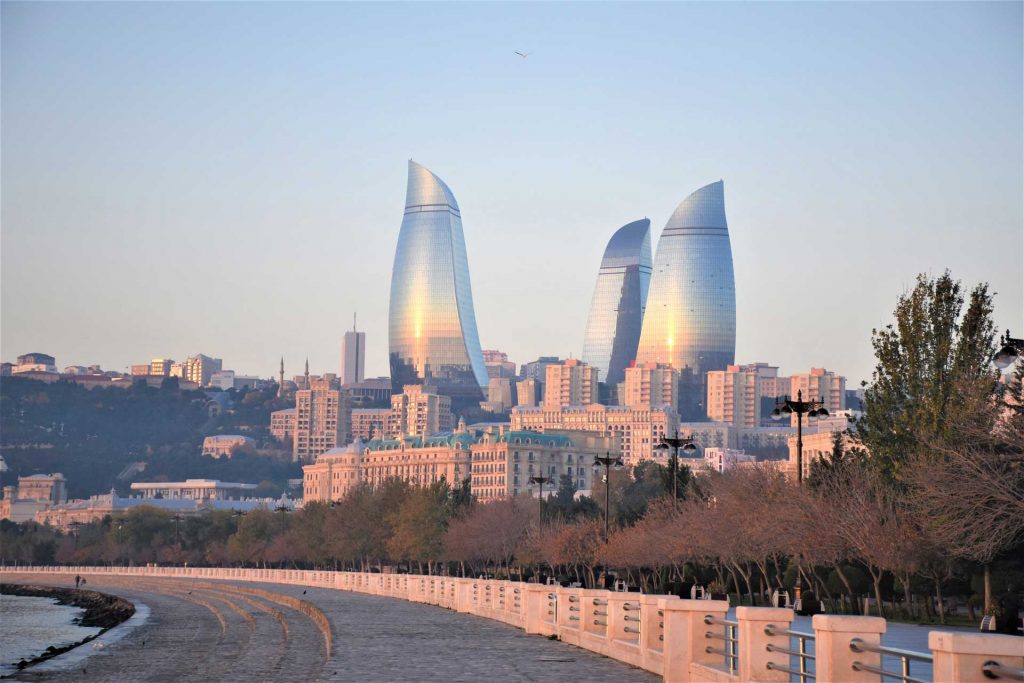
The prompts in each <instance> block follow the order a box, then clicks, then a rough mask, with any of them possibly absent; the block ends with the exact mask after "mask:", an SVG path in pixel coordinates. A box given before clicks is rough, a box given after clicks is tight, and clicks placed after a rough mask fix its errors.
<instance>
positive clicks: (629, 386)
mask: <svg viewBox="0 0 1024 683" xmlns="http://www.w3.org/2000/svg"><path fill="white" fill-rule="evenodd" d="M619 403H621V404H622V405H624V406H630V407H633V408H669V409H670V410H671V411H672V412H673V413H678V412H679V371H678V370H676V369H675V368H673V367H672V366H671V365H665V364H664V363H654V362H649V363H642V364H640V365H636V366H633V367H629V368H626V378H625V380H624V381H623V382H622V389H621V391H620V393H619Z"/></svg>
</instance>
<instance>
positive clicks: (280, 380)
mask: <svg viewBox="0 0 1024 683" xmlns="http://www.w3.org/2000/svg"><path fill="white" fill-rule="evenodd" d="M282 396H284V356H281V370H280V371H279V372H278V373H277V397H278V398H281V397H282Z"/></svg>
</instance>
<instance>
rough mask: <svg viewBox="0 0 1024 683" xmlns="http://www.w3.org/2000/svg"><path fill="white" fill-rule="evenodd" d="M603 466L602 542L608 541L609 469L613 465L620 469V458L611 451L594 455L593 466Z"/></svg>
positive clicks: (610, 480)
mask: <svg viewBox="0 0 1024 683" xmlns="http://www.w3.org/2000/svg"><path fill="white" fill-rule="evenodd" d="M602 465H603V466H604V542H605V543H607V542H608V509H609V506H610V504H611V490H612V477H611V470H612V468H613V467H614V468H615V469H617V470H621V469H622V458H620V457H619V456H617V455H615V456H613V455H612V454H611V453H605V454H604V456H600V455H596V456H594V467H595V468H597V467H601V466H602Z"/></svg>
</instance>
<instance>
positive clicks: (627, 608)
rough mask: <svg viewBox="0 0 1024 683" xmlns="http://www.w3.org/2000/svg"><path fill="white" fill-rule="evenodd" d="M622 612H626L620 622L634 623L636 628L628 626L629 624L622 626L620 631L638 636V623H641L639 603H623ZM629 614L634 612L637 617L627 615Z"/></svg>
mask: <svg viewBox="0 0 1024 683" xmlns="http://www.w3.org/2000/svg"><path fill="white" fill-rule="evenodd" d="M622 611H623V612H626V614H623V615H622V620H623V621H632V622H636V624H637V627H636V628H634V627H632V626H630V625H629V624H626V625H624V626H623V627H622V630H623V631H625V632H626V633H635V634H637V635H640V628H639V626H640V623H641V614H640V603H639V602H624V603H622ZM629 612H636V613H637V615H636V616H633V615H632V614H629Z"/></svg>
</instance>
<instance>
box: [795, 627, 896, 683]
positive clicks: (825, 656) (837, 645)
mask: <svg viewBox="0 0 1024 683" xmlns="http://www.w3.org/2000/svg"><path fill="white" fill-rule="evenodd" d="M811 623H812V624H813V625H814V657H815V659H814V666H815V676H816V677H817V678H816V680H819V681H844V683H880V682H881V680H882V677H881V676H880V675H879V674H876V673H872V672H870V671H855V670H854V668H853V663H854V661H859V662H861V663H863V664H867V665H869V666H874V667H881V665H882V656H881V655H880V654H878V653H877V652H854V651H853V650H851V649H850V641H851V640H852V639H854V638H860V639H861V640H863V641H864V642H865V643H866V644H868V645H880V644H881V642H882V634H883V633H885V619H882V618H881V617H857V616H836V615H832V614H815V615H814V618H813V619H812V620H811Z"/></svg>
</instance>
